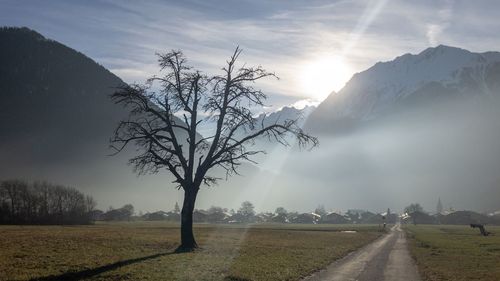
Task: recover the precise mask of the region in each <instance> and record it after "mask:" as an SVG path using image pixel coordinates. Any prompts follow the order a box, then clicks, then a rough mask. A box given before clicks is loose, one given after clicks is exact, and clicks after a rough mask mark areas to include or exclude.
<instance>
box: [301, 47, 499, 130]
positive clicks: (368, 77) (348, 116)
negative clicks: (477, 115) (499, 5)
mask: <svg viewBox="0 0 500 281" xmlns="http://www.w3.org/2000/svg"><path fill="white" fill-rule="evenodd" d="M499 96H500V53H499V52H485V53H473V52H470V51H467V50H464V49H460V48H455V47H449V46H444V45H440V46H437V47H434V48H428V49H426V50H424V51H422V52H421V53H419V54H416V55H412V54H405V55H402V56H400V57H397V58H395V59H394V60H392V61H389V62H379V63H377V64H375V65H374V66H372V67H370V68H369V69H367V70H365V71H362V72H360V73H356V74H355V75H354V76H353V77H352V78H351V80H349V82H348V83H347V84H346V86H345V87H344V88H342V89H341V90H340V91H339V92H338V93H332V94H331V95H330V96H329V97H328V98H327V99H326V100H325V101H323V102H322V103H321V104H320V105H319V106H318V108H317V109H316V110H315V111H314V112H313V113H312V114H311V116H310V118H309V120H308V127H310V128H312V129H313V130H315V131H325V130H328V129H330V130H333V129H337V128H338V127H339V126H340V127H342V126H343V127H345V126H349V125H352V124H353V123H356V122H358V121H366V120H373V119H376V118H378V117H380V116H383V115H385V114H387V113H392V112H394V111H400V110H406V109H407V108H408V107H415V106H428V105H429V104H430V103H438V102H440V101H443V100H449V99H456V98H477V97H485V98H490V97H499Z"/></svg>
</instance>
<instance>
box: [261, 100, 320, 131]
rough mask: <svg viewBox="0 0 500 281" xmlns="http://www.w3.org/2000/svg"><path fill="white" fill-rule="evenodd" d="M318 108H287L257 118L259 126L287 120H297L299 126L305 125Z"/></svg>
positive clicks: (309, 106)
mask: <svg viewBox="0 0 500 281" xmlns="http://www.w3.org/2000/svg"><path fill="white" fill-rule="evenodd" d="M315 108H316V107H315V106H312V105H307V106H305V107H304V108H300V109H299V108H296V107H294V106H285V107H283V108H281V109H280V110H277V111H274V112H271V113H262V114H260V115H259V116H257V118H256V122H257V124H262V123H263V124H264V125H265V126H267V125H271V124H274V123H282V122H283V121H285V120H297V123H298V125H299V126H301V125H303V124H304V122H305V121H306V120H307V117H308V116H309V114H311V112H313V111H314V109H315Z"/></svg>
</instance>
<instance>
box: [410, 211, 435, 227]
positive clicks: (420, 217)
mask: <svg viewBox="0 0 500 281" xmlns="http://www.w3.org/2000/svg"><path fill="white" fill-rule="evenodd" d="M402 220H403V221H404V222H405V223H413V224H436V223H437V219H436V217H434V216H431V215H429V214H426V213H424V212H419V211H416V212H413V213H410V214H405V216H403V217H402Z"/></svg>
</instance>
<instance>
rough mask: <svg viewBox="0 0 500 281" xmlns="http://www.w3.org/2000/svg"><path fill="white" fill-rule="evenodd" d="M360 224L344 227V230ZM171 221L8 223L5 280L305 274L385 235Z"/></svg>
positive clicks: (3, 230) (1, 253)
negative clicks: (191, 241) (182, 240)
mask: <svg viewBox="0 0 500 281" xmlns="http://www.w3.org/2000/svg"><path fill="white" fill-rule="evenodd" d="M352 229H355V230H357V233H343V232H340V231H339V230H352ZM195 235H196V236H197V239H198V243H199V244H200V246H201V247H202V249H201V250H200V251H197V252H194V253H183V254H172V250H173V249H174V248H175V247H176V246H177V245H178V241H179V228H178V227H177V226H176V225H172V224H168V223H147V222H133V223H116V224H98V225H92V226H0V249H1V250H0V273H1V274H0V280H30V279H38V280H240V281H242V280H297V279H299V278H300V277H303V276H307V275H309V274H310V273H312V272H314V271H316V270H318V269H320V268H322V267H324V266H326V265H327V264H329V263H330V262H332V261H333V260H335V259H338V258H340V257H342V256H344V255H346V254H347V253H348V252H350V251H353V250H355V249H357V248H359V247H361V246H362V245H365V244H367V243H369V242H370V241H372V240H374V239H376V238H377V237H378V236H380V235H381V232H379V231H378V228H377V226H352V225H349V226H345V225H344V226H343V225H254V226H251V227H244V226H233V225H224V226H215V225H197V226H196V227H195Z"/></svg>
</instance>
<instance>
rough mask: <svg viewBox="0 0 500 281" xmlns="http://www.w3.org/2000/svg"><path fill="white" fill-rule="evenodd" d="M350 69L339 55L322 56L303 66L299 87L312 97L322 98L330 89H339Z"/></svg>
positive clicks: (347, 77) (348, 75)
mask: <svg viewBox="0 0 500 281" xmlns="http://www.w3.org/2000/svg"><path fill="white" fill-rule="evenodd" d="M351 76H352V70H351V68H350V66H349V64H348V63H346V61H345V59H344V58H342V57H340V56H322V57H319V58H317V59H315V60H313V61H311V62H310V63H308V64H307V65H306V66H305V67H304V68H303V72H302V75H301V87H302V90H303V91H304V93H305V94H307V95H308V96H310V97H311V98H313V99H317V100H320V101H321V100H324V99H325V98H326V97H327V96H328V95H329V94H330V93H331V92H332V91H339V90H340V89H342V87H343V86H344V85H345V83H346V82H347V81H348V80H349V78H351Z"/></svg>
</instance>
